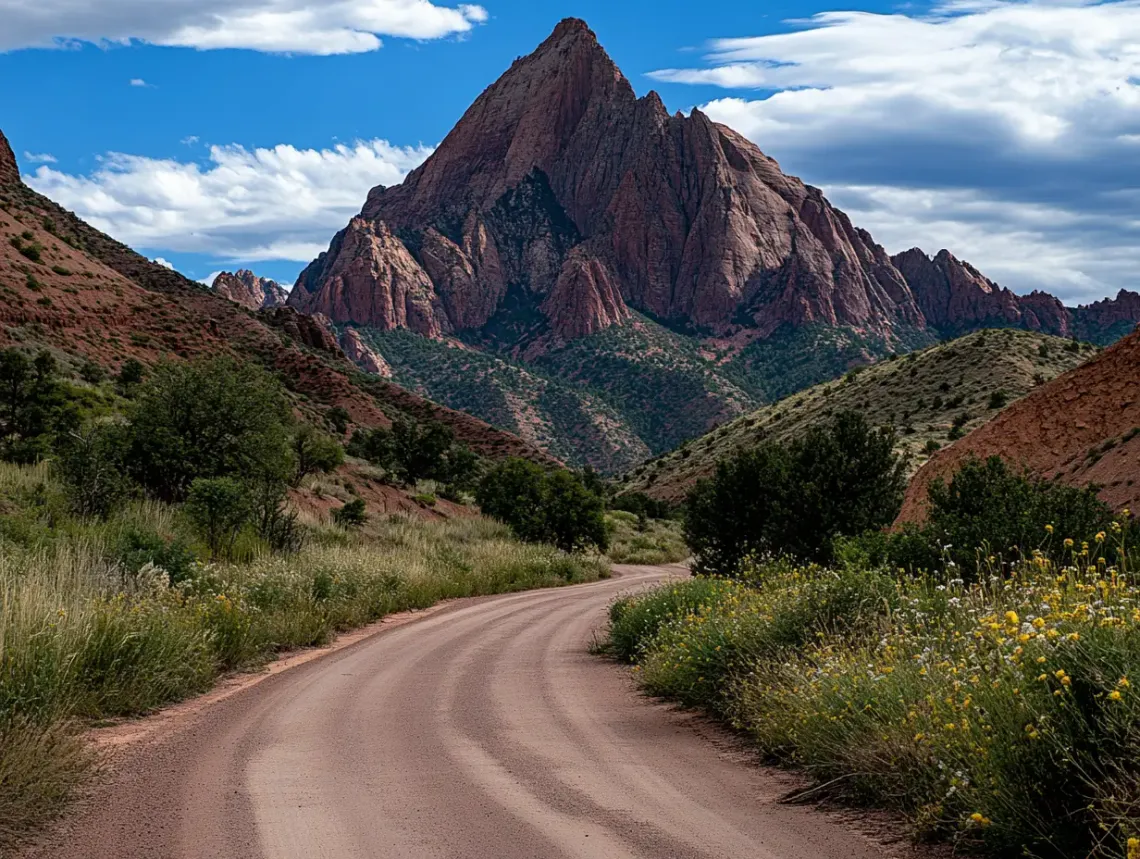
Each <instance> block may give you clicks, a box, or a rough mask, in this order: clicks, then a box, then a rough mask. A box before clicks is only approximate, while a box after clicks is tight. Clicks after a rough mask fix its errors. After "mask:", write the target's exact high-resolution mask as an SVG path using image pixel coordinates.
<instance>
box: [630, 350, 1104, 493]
mask: <svg viewBox="0 0 1140 859" xmlns="http://www.w3.org/2000/svg"><path fill="white" fill-rule="evenodd" d="M1095 352H1096V347H1094V346H1091V345H1088V344H1085V345H1083V346H1077V345H1075V344H1073V342H1072V341H1070V340H1064V339H1061V338H1059V337H1054V336H1052V335H1049V334H1042V333H1039V332H1030V331H1018V330H1014V329H1006V330H1002V331H993V330H988V331H979V332H975V333H973V334H967V335H965V336H963V337H960V338H958V339H956V340H951V341H950V342H948V343H943V344H940V345H938V346H932V347H930V348H928V349H923V350H920V351H917V352H912V353H910V354H909V355H907V356H906V357H905V358H904V357H900V358H896V359H894V360H888V361H881V362H879V363H878V364H876V365H874V366H872V367H867V368H864V369H862V370H860V371H855V372H852V373H849V374H848V375H847V376H845V377H844V378H842V379H838V380H833V381H829V382H824V383H822V384H820V385H815V386H814V387H811V388H808V389H807V390H804V391H800V392H798V393H796V394H793V395H791V396H789V397H787V398H785V399H783V400H780V401H779V402H776V403H772V404H771V405H767V406H764V407H762V408H760V409H757V410H755V411H753V412H750V413H748V414H747V415H744V416H743V417H740V418H737V419H736V420H734V421H731V422H729V423H726V424H724V425H723V426H720V427H717V429H715V430H713V432H711V433H709V434H707V435H705V436H702V437H701V438H698V439H696V440H694V441H692V442H690V443H688V444H686V445H684V446H683V447H682V448H681V449H680V450H675V451H672V452H671V453H668V454H666V455H664V456H661V457H658V458H656V459H654V460H652V461H650V462H647V463H643V464H640V465H638V466H637V467H636V468H634V469H632V470H631V471H630V472H629V473H627V474H626V475H625V476H624V477H623V478H622V480H621V489H622V491H627V492H644V493H646V494H647V495H649V496H651V497H653V498H657V499H659V500H662V501H668V502H670V503H678V502H680V501H683V500H684V498H685V495H686V494H687V493H688V491H689V490H690V489H692V487H693V486H694V485H695V484H696V483H697V481H698V480H701V479H702V478H706V477H711V476H712V474H713V472H714V471H715V470H716V464H717V462H718V461H719V460H721V459H724V458H726V457H728V456H731V455H732V454H733V453H735V452H737V451H739V450H741V449H744V448H748V447H753V446H755V445H757V444H759V443H761V442H763V441H769V440H771V441H779V442H786V441H790V440H792V439H794V438H796V437H798V436H801V435H803V434H804V433H806V432H807V430H808V429H810V428H811V427H812V426H815V425H817V424H821V423H826V422H827V421H828V420H829V419H831V418H832V417H833V416H834V415H835V414H837V413H838V412H842V411H859V412H862V413H863V414H864V415H865V416H866V417H867V420H868V421H870V422H871V424H872V425H874V426H893V427H895V429H896V430H897V432H898V439H899V441H898V448H897V449H898V452H899V453H900V454H902V455H904V456H906V457H907V458H908V460H909V462H910V465H911V467H912V468H913V469H915V470H917V469H918V467H919V466H921V465H922V464H923V463H925V462H926V461H927V459H929V458H930V456H931V453H932V452H934V451H937V450H939V449H941V448H943V447H946V446H947V445H948V444H950V443H951V442H952V441H953V440H954V439H955V438H958V437H961V436H962V434H964V433H967V432H969V431H971V430H973V429H975V428H977V427H980V426H983V425H985V424H986V423H987V422H989V421H991V420H993V419H994V418H995V417H996V416H997V415H998V414H999V413H1000V412H1001V410H1002V409H1004V408H1007V407H1008V404H1009V403H1012V402H1016V401H1017V400H1019V399H1020V398H1021V397H1024V396H1025V395H1027V394H1028V393H1030V392H1031V391H1033V390H1035V389H1036V388H1038V387H1040V386H1041V385H1043V384H1045V383H1046V382H1048V381H1049V380H1051V379H1053V378H1055V377H1057V376H1059V375H1061V374H1062V373H1066V372H1068V371H1069V370H1071V369H1073V368H1074V367H1076V366H1078V365H1079V364H1080V363H1081V362H1082V361H1085V360H1087V359H1088V358H1089V357H1090V356H1091V355H1093V354H1095Z"/></svg>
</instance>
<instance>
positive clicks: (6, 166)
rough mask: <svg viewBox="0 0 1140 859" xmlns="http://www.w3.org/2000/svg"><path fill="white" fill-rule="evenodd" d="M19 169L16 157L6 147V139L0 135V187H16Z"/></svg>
mask: <svg viewBox="0 0 1140 859" xmlns="http://www.w3.org/2000/svg"><path fill="white" fill-rule="evenodd" d="M19 183H20V168H19V167H18V166H17V165H16V155H15V153H13V152H12V147H11V146H9V145H8V138H7V137H5V136H4V135H3V133H0V185H18V184H19Z"/></svg>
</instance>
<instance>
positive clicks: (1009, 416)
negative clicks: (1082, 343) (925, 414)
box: [899, 332, 1140, 522]
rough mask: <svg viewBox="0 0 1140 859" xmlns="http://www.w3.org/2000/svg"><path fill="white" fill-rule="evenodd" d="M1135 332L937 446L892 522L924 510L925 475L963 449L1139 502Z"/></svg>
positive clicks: (1119, 504)
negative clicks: (946, 444) (955, 439)
mask: <svg viewBox="0 0 1140 859" xmlns="http://www.w3.org/2000/svg"><path fill="white" fill-rule="evenodd" d="M1137 426H1140V332H1136V333H1133V334H1130V335H1129V336H1127V337H1125V338H1124V339H1123V340H1121V341H1120V342H1119V343H1117V344H1116V345H1115V346H1112V347H1110V348H1109V349H1106V350H1105V351H1104V352H1102V353H1101V354H1100V355H1099V356H1097V357H1096V358H1094V359H1093V360H1091V361H1088V362H1087V363H1085V364H1082V365H1081V366H1079V367H1077V368H1076V369H1075V370H1071V371H1070V372H1068V373H1066V374H1064V375H1063V376H1058V377H1057V378H1056V379H1054V380H1053V381H1051V382H1049V383H1048V384H1046V385H1043V386H1041V387H1040V388H1037V389H1036V390H1035V391H1033V392H1032V393H1031V394H1030V395H1029V396H1027V397H1025V398H1024V399H1022V400H1018V401H1017V402H1016V403H1014V404H1013V405H1011V406H1009V407H1008V408H1007V409H1005V410H1004V411H1003V412H1001V413H1000V414H998V416H997V417H996V418H994V419H993V420H992V421H990V422H989V423H987V424H985V425H983V426H981V427H979V428H978V429H976V430H974V431H973V432H972V433H970V434H969V435H967V436H966V437H965V438H963V439H961V440H960V441H958V442H956V443H955V444H953V445H951V446H950V447H947V448H944V449H943V450H941V451H939V452H938V453H937V454H936V455H935V456H934V458H932V459H931V460H930V461H929V462H928V463H927V464H926V465H924V466H923V467H922V468H921V469H920V470H919V472H918V474H917V475H915V478H914V480H913V481H911V485H910V487H909V488H908V489H907V494H906V500H905V502H904V504H903V510H902V513H901V514H900V515H899V522H910V521H921V520H922V519H923V518H924V517H925V515H926V499H927V491H928V489H929V487H930V484H931V482H932V481H934V480H935V479H937V478H948V477H949V476H951V475H952V474H953V473H954V472H955V471H956V470H957V469H958V468H960V467H961V465H962V463H963V462H964V461H965V460H966V459H967V458H968V457H970V456H977V457H980V458H983V459H984V458H986V457H990V456H1000V457H1002V458H1003V459H1005V460H1006V461H1007V462H1009V463H1011V464H1013V465H1014V466H1024V467H1026V468H1028V469H1029V470H1030V471H1032V472H1034V473H1036V474H1039V475H1041V476H1043V477H1046V478H1052V479H1057V480H1062V481H1064V482H1066V483H1069V484H1073V485H1078V486H1082V485H1085V484H1090V483H1091V484H1095V485H1097V486H1099V487H1101V489H1100V496H1101V498H1103V499H1104V500H1105V501H1106V502H1108V503H1109V504H1112V505H1113V506H1114V507H1116V508H1118V509H1119V508H1123V507H1132V508H1134V509H1140V481H1138V480H1136V477H1137V475H1138V474H1140V435H1136V434H1135V433H1134V432H1133V428H1134V427H1137Z"/></svg>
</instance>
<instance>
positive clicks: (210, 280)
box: [198, 271, 221, 287]
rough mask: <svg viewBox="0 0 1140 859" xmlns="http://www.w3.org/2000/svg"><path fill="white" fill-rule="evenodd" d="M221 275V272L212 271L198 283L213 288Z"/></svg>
mask: <svg viewBox="0 0 1140 859" xmlns="http://www.w3.org/2000/svg"><path fill="white" fill-rule="evenodd" d="M219 274H221V272H220V271H212V272H210V273H209V274H208V275H206V276H205V277H204V278H202V279H201V280H200V281H198V283H200V284H202V285H203V286H209V287H212V286H213V285H214V281H215V280H217V279H218V275H219Z"/></svg>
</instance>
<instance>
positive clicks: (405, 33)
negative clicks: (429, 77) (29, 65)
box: [0, 0, 487, 83]
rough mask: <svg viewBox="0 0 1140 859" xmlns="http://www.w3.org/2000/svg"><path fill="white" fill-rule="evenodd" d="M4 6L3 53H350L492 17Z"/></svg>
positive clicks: (198, 4) (317, 7) (387, 2)
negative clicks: (89, 47)
mask: <svg viewBox="0 0 1140 859" xmlns="http://www.w3.org/2000/svg"><path fill="white" fill-rule="evenodd" d="M0 11H2V12H3V17H4V27H3V29H2V30H0V51H3V50H13V49H17V48H29V47H52V46H58V45H61V44H66V43H68V42H74V41H83V42H93V43H96V44H101V43H119V44H128V43H130V42H132V41H141V42H148V43H151V44H155V45H166V46H177V47H187V48H197V49H199V50H211V49H217V48H246V49H249V50H255V51H270V52H278V53H298V54H351V53H362V52H367V51H375V50H376V49H378V48H379V47H380V46H381V39H380V37H381V36H399V37H404V38H411V39H438V38H441V37H444V36H449V35H453V34H458V33H464V32H467V31H468V30H470V29H472V28H473V27H474V26H476V25H477V24H481V23H483V22H485V21H486V20H487V11H486V10H485V9H484V8H483V7H482V6H476V5H472V4H461V5H458V6H442V5H437V4H436V3H433V2H431V0H161V2H154V0H100V2H98V3H91V2H88V0H0ZM132 83H133V82H132Z"/></svg>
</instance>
